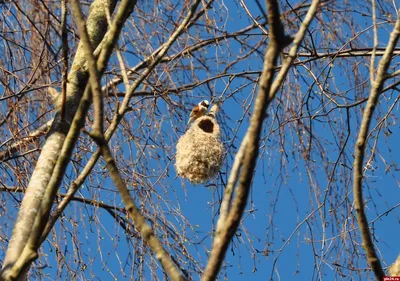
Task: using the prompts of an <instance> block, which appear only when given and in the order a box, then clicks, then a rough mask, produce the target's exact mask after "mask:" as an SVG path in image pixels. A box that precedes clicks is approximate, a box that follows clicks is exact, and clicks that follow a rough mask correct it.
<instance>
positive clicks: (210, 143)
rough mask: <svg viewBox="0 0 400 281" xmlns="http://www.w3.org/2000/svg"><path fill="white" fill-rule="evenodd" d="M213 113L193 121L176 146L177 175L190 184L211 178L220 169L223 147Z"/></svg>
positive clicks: (213, 111) (212, 111)
mask: <svg viewBox="0 0 400 281" xmlns="http://www.w3.org/2000/svg"><path fill="white" fill-rule="evenodd" d="M215 112H216V108H215V109H214V110H213V109H211V112H210V114H208V115H206V116H202V117H200V118H198V119H197V120H195V121H194V122H193V123H192V125H191V126H190V128H189V129H188V130H187V131H186V133H185V134H184V135H183V136H182V137H181V138H180V139H179V140H178V143H177V145H176V171H177V174H178V175H179V176H181V177H184V178H187V179H188V180H189V181H190V182H192V183H202V182H205V181H207V180H209V179H210V178H213V177H214V176H215V175H216V174H217V172H218V171H219V170H220V168H221V164H222V153H223V145H222V143H221V141H220V139H219V137H220V129H219V125H218V123H217V120H216V119H215V117H214V114H215Z"/></svg>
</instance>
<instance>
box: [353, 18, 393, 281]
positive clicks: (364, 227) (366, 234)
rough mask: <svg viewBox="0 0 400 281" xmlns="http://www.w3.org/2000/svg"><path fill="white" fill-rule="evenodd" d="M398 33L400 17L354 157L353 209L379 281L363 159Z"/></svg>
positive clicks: (380, 271)
mask: <svg viewBox="0 0 400 281" xmlns="http://www.w3.org/2000/svg"><path fill="white" fill-rule="evenodd" d="M399 35H400V19H397V21H396V24H395V27H394V29H393V31H392V33H391V34H390V39H389V43H388V45H387V48H386V50H385V53H384V55H383V57H382V59H381V61H380V62H379V65H378V70H377V74H376V78H375V80H374V81H371V93H370V95H369V98H368V101H367V104H366V107H365V109H364V114H363V118H362V121H361V126H360V131H359V134H358V137H357V142H356V147H355V156H354V169H353V177H354V179H353V180H354V183H353V194H354V208H355V210H356V214H357V221H358V225H359V228H360V233H361V239H362V245H363V248H364V250H365V252H366V254H367V262H368V264H369V265H370V266H371V269H372V271H373V272H374V274H375V278H376V280H377V281H378V280H379V281H381V280H382V279H383V276H384V271H383V269H382V265H381V263H380V260H379V258H378V256H377V254H376V251H375V248H374V243H373V241H372V237H371V233H370V231H369V227H368V220H367V216H366V214H365V209H364V200H363V193H362V179H363V162H364V157H365V147H366V143H367V136H368V132H369V127H370V125H371V120H372V114H373V113H374V110H375V107H376V105H377V102H378V98H379V95H380V94H381V93H382V89H383V83H384V82H385V79H386V74H387V70H388V68H389V65H390V61H391V59H392V55H393V51H394V48H395V47H396V44H397V42H398V40H399Z"/></svg>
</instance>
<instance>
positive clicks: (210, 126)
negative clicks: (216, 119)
mask: <svg viewBox="0 0 400 281" xmlns="http://www.w3.org/2000/svg"><path fill="white" fill-rule="evenodd" d="M198 126H199V128H200V129H202V130H203V131H204V132H206V133H210V134H211V133H212V132H214V123H213V122H212V121H211V120H210V119H203V120H200V122H199V124H198Z"/></svg>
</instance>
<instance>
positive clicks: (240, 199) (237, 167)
mask: <svg viewBox="0 0 400 281" xmlns="http://www.w3.org/2000/svg"><path fill="white" fill-rule="evenodd" d="M313 4H314V5H315V9H313V10H311V9H310V11H309V13H308V14H307V16H306V19H307V20H305V22H304V23H303V24H304V25H303V26H302V28H301V29H300V31H299V32H298V34H297V35H296V41H295V44H294V47H293V48H294V49H293V50H294V52H295V53H296V52H297V48H298V45H299V44H300V42H301V40H302V39H303V37H304V34H305V30H306V29H307V27H308V25H309V23H310V22H311V19H312V18H313V16H314V15H315V13H316V7H317V4H318V1H314V2H313ZM267 8H268V23H269V35H270V42H269V44H268V49H267V51H266V53H265V57H264V68H263V73H262V75H261V79H260V83H259V89H258V95H257V98H256V101H255V105H254V110H253V114H252V118H251V120H250V127H249V129H248V131H247V133H246V135H245V137H244V139H243V141H242V144H241V147H240V149H239V152H238V155H237V157H236V158H235V162H234V164H233V168H232V171H231V175H230V177H229V180H228V186H227V188H226V191H225V194H224V199H223V201H222V205H221V216H220V218H219V220H218V223H217V230H216V234H215V238H214V242H213V247H212V250H211V254H210V257H209V261H208V263H207V267H206V269H205V271H204V274H203V276H202V279H201V280H202V281H211V280H215V279H216V277H217V275H218V272H219V270H220V268H221V265H222V262H223V260H224V258H225V254H226V250H227V248H228V246H229V243H230V241H231V240H232V237H233V235H234V234H235V232H236V230H237V228H238V226H239V224H240V220H241V217H242V214H243V211H244V208H245V206H246V204H247V198H248V194H249V191H250V187H251V183H252V180H253V175H254V168H255V165H256V160H257V156H258V150H259V141H260V135H261V130H262V125H263V121H264V118H265V111H266V109H267V107H268V106H269V105H270V103H271V101H272V100H273V98H274V97H275V94H276V91H275V92H273V91H272V88H271V87H272V85H273V84H272V83H273V78H274V75H275V71H276V63H277V60H278V57H279V54H280V53H281V51H282V50H283V48H284V47H285V46H286V45H287V44H288V42H289V38H288V37H287V36H286V35H285V32H284V28H283V25H282V22H281V20H280V12H279V6H278V3H277V1H274V0H269V1H267ZM295 53H294V54H293V55H292V56H293V57H294V55H295ZM292 61H293V60H292V59H289V60H288V62H287V65H288V66H287V67H289V66H290V65H291V64H292ZM286 74H287V70H285V69H281V72H280V73H279V75H281V76H280V77H282V79H283V78H284V77H285V76H286ZM276 83H281V82H279V81H278V82H276ZM277 88H278V87H277ZM239 174H240V175H239ZM235 185H236V186H237V187H236V197H235V199H234V201H233V203H232V204H230V200H231V198H232V192H233V190H234V186H235Z"/></svg>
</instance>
